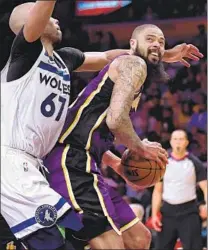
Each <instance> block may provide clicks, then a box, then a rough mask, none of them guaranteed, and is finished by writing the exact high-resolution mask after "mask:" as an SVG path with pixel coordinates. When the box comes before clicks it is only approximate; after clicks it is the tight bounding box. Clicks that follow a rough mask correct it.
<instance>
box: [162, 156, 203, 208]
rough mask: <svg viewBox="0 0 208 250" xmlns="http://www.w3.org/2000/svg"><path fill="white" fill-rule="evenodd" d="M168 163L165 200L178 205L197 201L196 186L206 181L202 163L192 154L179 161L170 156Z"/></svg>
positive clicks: (164, 186) (165, 178)
mask: <svg viewBox="0 0 208 250" xmlns="http://www.w3.org/2000/svg"><path fill="white" fill-rule="evenodd" d="M168 161H169V163H168V165H167V168H166V172H165V175H164V177H163V194H162V198H163V200H164V201H166V202H168V203H169V204H173V205H178V204H182V203H185V202H189V201H191V200H194V199H196V184H197V183H198V182H200V181H203V180H206V170H205V168H204V166H203V164H202V162H201V161H200V160H199V159H198V158H197V157H195V156H194V155H193V154H190V153H188V154H187V155H186V156H184V157H183V158H182V159H179V160H178V159H175V158H174V157H173V156H172V155H171V154H170V157H169V159H168Z"/></svg>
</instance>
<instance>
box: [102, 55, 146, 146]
mask: <svg viewBox="0 0 208 250" xmlns="http://www.w3.org/2000/svg"><path fill="white" fill-rule="evenodd" d="M112 68H113V70H112V71H111V70H109V77H111V79H113V80H114V82H115V84H114V89H113V93H112V96H111V103H110V106H109V109H108V113H107V118H106V122H107V124H108V126H109V129H110V130H111V131H112V132H113V133H114V135H115V136H116V138H117V139H118V140H119V141H120V142H121V143H122V144H124V145H125V146H127V147H128V148H130V149H132V150H141V147H142V145H141V140H140V139H139V137H138V136H137V134H136V132H135V131H134V128H133V125H132V123H131V120H130V117H129V112H130V110H131V106H132V102H133V100H134V95H135V92H137V91H138V90H139V89H140V88H141V86H142V85H143V83H144V81H145V79H146V75H147V69H146V64H145V62H144V61H143V60H142V59H141V58H139V57H136V56H122V57H120V58H118V59H116V60H115V61H114V65H112Z"/></svg>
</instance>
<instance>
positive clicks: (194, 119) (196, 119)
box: [187, 93, 207, 133]
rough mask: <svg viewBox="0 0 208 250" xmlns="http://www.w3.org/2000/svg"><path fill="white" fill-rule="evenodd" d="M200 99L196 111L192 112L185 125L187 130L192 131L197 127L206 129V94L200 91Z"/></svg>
mask: <svg viewBox="0 0 208 250" xmlns="http://www.w3.org/2000/svg"><path fill="white" fill-rule="evenodd" d="M201 97H202V99H201V100H200V102H199V103H198V107H197V112H194V113H193V114H192V116H191V119H190V121H189V123H188V125H187V129H188V131H190V132H192V133H194V132H195V131H196V130H197V129H200V130H202V131H204V132H206V131H207V105H206V96H205V95H204V94H202V93H201Z"/></svg>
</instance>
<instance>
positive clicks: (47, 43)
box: [41, 38, 54, 56]
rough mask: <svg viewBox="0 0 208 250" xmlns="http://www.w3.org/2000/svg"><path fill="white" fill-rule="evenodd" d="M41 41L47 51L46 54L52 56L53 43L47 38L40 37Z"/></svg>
mask: <svg viewBox="0 0 208 250" xmlns="http://www.w3.org/2000/svg"><path fill="white" fill-rule="evenodd" d="M41 42H42V44H43V47H44V48H45V50H46V51H47V53H48V55H49V56H53V50H54V47H53V44H52V43H51V41H49V40H48V39H44V38H42V39H41Z"/></svg>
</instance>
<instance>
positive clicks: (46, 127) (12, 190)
mask: <svg viewBox="0 0 208 250" xmlns="http://www.w3.org/2000/svg"><path fill="white" fill-rule="evenodd" d="M55 3H56V1H37V2H36V3H27V4H24V5H21V6H18V7H17V8H16V9H15V10H14V11H13V13H12V15H11V18H10V27H11V29H12V30H13V32H14V33H15V34H16V35H17V36H16V38H15V40H14V43H13V46H12V50H11V55H10V59H9V61H8V63H7V65H6V67H5V68H4V70H3V71H2V73H1V82H2V83H1V88H2V92H1V93H2V95H1V134H2V140H1V202H2V204H1V214H2V215H3V217H4V218H5V219H6V221H7V223H8V224H9V226H10V228H11V231H12V232H13V233H14V235H15V236H16V238H17V239H22V238H24V241H25V243H26V244H27V245H28V246H29V247H30V249H44V250H47V249H51V250H52V249H63V247H64V246H63V245H64V241H63V238H62V236H61V234H60V233H59V231H58V229H57V226H56V225H63V226H64V227H66V228H71V229H73V230H79V229H80V228H81V227H82V224H81V223H80V221H79V219H78V218H77V217H76V215H75V214H74V213H73V212H72V211H71V209H70V205H69V204H68V203H67V202H66V201H65V200H64V199H63V198H62V197H61V196H60V195H59V194H57V193H56V192H54V191H53V190H52V189H51V188H50V187H49V185H48V182H47V181H46V179H45V177H44V176H43V175H42V174H41V173H40V172H39V169H40V168H43V166H42V163H41V160H40V159H43V158H44V156H45V155H46V154H47V153H48V152H50V150H51V149H52V148H53V146H54V145H55V143H56V141H57V138H58V137H59V135H60V132H61V130H62V127H63V123H64V121H65V117H66V111H67V107H68V104H69V95H70V72H71V71H73V70H83V71H86V70H100V69H101V68H102V67H103V66H104V65H105V64H107V63H108V62H109V59H111V57H112V58H113V57H116V56H117V55H119V54H121V51H119V50H117V51H113V52H112V51H111V52H110V51H109V52H106V53H95V54H93V53H85V54H83V53H82V52H80V51H79V50H76V49H72V48H65V49H61V50H59V51H56V52H55V51H54V44H55V43H56V42H59V41H60V40H61V31H60V28H59V25H58V21H57V20H55V19H53V18H51V15H52V12H53V9H54V6H55ZM187 51H188V50H187ZM175 52H177V53H178V52H179V51H178V50H176V51H175ZM122 53H123V52H122ZM175 59H176V57H175V54H174V56H173V57H172V58H171V56H169V58H168V56H167V61H169V62H171V60H172V61H173V60H175ZM178 59H179V58H178ZM178 59H177V60H178ZM14 208H15V209H14Z"/></svg>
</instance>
